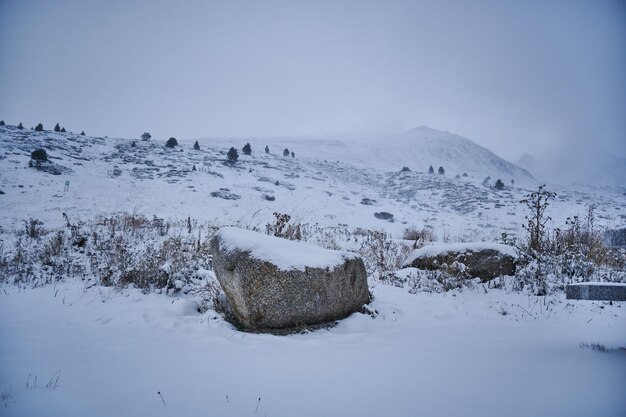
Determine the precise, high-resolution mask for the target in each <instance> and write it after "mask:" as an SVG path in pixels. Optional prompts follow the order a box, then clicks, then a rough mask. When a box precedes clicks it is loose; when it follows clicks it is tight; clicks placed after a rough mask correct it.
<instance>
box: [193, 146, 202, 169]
mask: <svg viewBox="0 0 626 417" xmlns="http://www.w3.org/2000/svg"><path fill="white" fill-rule="evenodd" d="M193 148H194V149H195V150H196V151H199V150H200V144H199V143H198V141H196V143H194V144H193ZM194 167H195V165H194Z"/></svg>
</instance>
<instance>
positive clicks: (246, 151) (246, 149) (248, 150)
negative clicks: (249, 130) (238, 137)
mask: <svg viewBox="0 0 626 417" xmlns="http://www.w3.org/2000/svg"><path fill="white" fill-rule="evenodd" d="M241 152H243V154H244V155H250V154H251V153H252V148H251V147H250V144H249V143H246V144H245V145H244V147H243V148H241Z"/></svg>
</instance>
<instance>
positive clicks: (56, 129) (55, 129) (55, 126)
mask: <svg viewBox="0 0 626 417" xmlns="http://www.w3.org/2000/svg"><path fill="white" fill-rule="evenodd" d="M54 131H55V132H60V131H61V126H59V124H58V123H57V124H56V125H54Z"/></svg>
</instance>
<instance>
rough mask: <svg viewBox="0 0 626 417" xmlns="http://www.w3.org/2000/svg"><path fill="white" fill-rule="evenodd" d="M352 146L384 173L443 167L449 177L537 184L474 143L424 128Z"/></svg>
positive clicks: (531, 177) (371, 138) (364, 141)
mask: <svg viewBox="0 0 626 417" xmlns="http://www.w3.org/2000/svg"><path fill="white" fill-rule="evenodd" d="M351 144H352V146H354V145H358V146H363V147H366V148H367V149H368V151H369V154H370V156H375V158H376V160H375V161H371V164H373V165H376V166H377V167H378V168H380V169H383V170H387V171H393V170H396V169H400V168H402V167H403V166H406V167H408V168H409V169H411V170H415V171H418V172H426V171H427V170H428V168H429V167H430V166H431V165H432V167H433V168H434V169H435V171H437V170H438V168H439V167H440V166H441V167H443V168H444V170H445V173H446V175H448V176H456V175H457V174H458V175H463V174H464V173H466V174H467V175H468V176H470V177H474V178H475V179H478V180H480V181H482V180H483V179H485V178H486V177H491V180H492V181H493V182H495V181H496V180H497V179H501V180H502V181H503V182H504V183H506V184H509V183H510V181H511V180H514V181H515V182H517V183H520V184H526V185H534V184H536V181H535V179H534V178H533V176H532V175H531V174H530V173H529V172H528V171H527V170H525V169H524V168H521V167H519V166H517V165H515V164H513V163H511V162H509V161H506V160H505V159H503V158H500V157H499V156H498V155H496V154H495V153H493V152H492V151H490V150H489V149H487V148H485V147H483V146H480V145H478V144H477V143H475V142H474V141H472V140H470V139H467V138H465V137H462V136H459V135H455V134H453V133H449V132H444V131H440V130H435V129H432V128H429V127H427V126H419V127H416V128H413V129H411V130H409V131H407V132H404V133H400V134H395V135H387V136H378V137H369V138H366V139H364V140H363V141H359V140H357V139H353V140H352V141H351ZM350 151H351V152H352V149H350ZM354 152H357V151H354ZM362 152H363V151H358V152H357V153H362ZM359 162H365V161H363V160H360V161H359Z"/></svg>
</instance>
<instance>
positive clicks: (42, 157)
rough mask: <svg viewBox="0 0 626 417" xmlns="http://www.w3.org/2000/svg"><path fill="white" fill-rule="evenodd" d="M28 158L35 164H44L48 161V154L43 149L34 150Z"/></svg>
mask: <svg viewBox="0 0 626 417" xmlns="http://www.w3.org/2000/svg"><path fill="white" fill-rule="evenodd" d="M30 158H31V159H32V160H33V161H35V162H46V161H47V160H48V153H47V152H46V150H45V149H41V148H39V149H36V150H34V151H33V152H32V153H31V154H30Z"/></svg>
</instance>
